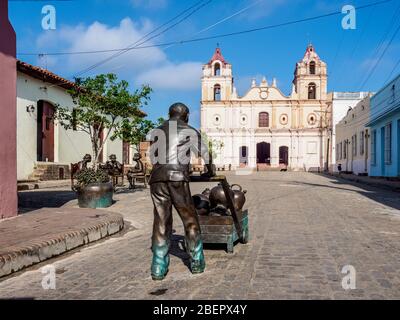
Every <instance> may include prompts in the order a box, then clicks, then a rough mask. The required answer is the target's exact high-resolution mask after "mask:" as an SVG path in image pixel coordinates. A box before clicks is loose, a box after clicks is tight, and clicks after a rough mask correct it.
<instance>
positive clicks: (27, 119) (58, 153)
mask: <svg viewBox="0 0 400 320" xmlns="http://www.w3.org/2000/svg"><path fill="white" fill-rule="evenodd" d="M43 87H46V88H47V90H45V89H43ZM39 100H45V101H48V102H50V103H52V104H59V105H61V106H64V107H71V109H72V107H73V106H74V104H73V102H72V99H71V97H70V95H69V94H68V93H66V90H65V89H63V88H61V87H58V86H54V85H52V84H50V83H45V82H43V81H40V80H37V79H35V78H32V77H30V76H28V75H26V74H24V73H21V72H18V78H17V178H18V180H25V179H28V178H29V175H30V174H32V172H33V170H34V167H35V165H36V162H37V161H36V160H37V155H36V151H37V111H38V107H37V103H38V101H39ZM30 105H31V106H34V109H35V110H34V112H27V110H26V107H27V106H30ZM54 131H55V134H54V136H55V137H54V153H55V154H54V162H55V163H63V164H69V163H71V162H77V161H80V160H81V159H82V157H83V155H85V154H86V153H90V154H91V153H92V152H91V143H90V138H89V136H88V135H87V134H86V133H84V132H80V131H73V130H68V131H66V130H65V129H64V128H63V127H62V126H61V125H59V124H57V123H56V124H55V128H54ZM111 153H115V154H116V155H117V158H118V160H119V161H120V162H122V141H121V140H119V139H117V140H115V141H108V142H107V146H106V151H105V152H104V155H105V158H106V159H107V158H108V156H109V155H110V154H111Z"/></svg>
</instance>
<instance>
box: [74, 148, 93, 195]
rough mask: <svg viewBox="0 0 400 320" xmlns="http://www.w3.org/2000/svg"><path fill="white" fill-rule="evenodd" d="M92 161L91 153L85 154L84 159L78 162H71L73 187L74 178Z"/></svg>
mask: <svg viewBox="0 0 400 320" xmlns="http://www.w3.org/2000/svg"><path fill="white" fill-rule="evenodd" d="M91 162H92V156H91V155H90V154H88V153H87V154H85V156H84V157H83V159H82V160H81V161H79V162H77V163H71V188H72V189H73V187H74V178H75V176H76V175H77V173H78V172H80V171H82V170H83V169H87V167H88V164H89V163H91Z"/></svg>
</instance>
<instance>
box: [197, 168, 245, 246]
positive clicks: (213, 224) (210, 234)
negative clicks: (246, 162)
mask: <svg viewBox="0 0 400 320" xmlns="http://www.w3.org/2000/svg"><path fill="white" fill-rule="evenodd" d="M191 182H220V183H221V185H222V188H223V190H224V193H225V197H226V199H227V200H228V209H229V211H230V213H231V215H230V216H199V222H200V228H201V237H202V240H203V243H214V244H215V243H222V244H226V251H227V252H228V253H233V246H234V243H235V242H236V241H237V240H239V241H240V242H241V243H247V242H248V240H249V222H248V212H247V210H236V209H235V206H234V202H233V199H232V197H231V194H232V193H231V192H230V186H229V184H228V181H227V180H226V177H225V176H223V175H218V176H215V177H211V178H209V177H204V176H192V177H191Z"/></svg>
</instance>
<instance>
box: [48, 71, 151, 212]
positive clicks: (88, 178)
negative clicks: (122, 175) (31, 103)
mask: <svg viewBox="0 0 400 320" xmlns="http://www.w3.org/2000/svg"><path fill="white" fill-rule="evenodd" d="M75 84H76V86H75V87H74V88H72V89H70V90H68V93H69V94H70V95H71V97H72V101H73V103H74V107H73V108H71V107H69V108H68V107H64V106H60V105H57V106H56V107H55V112H54V119H55V120H57V121H58V123H59V124H61V125H62V126H63V127H64V128H65V129H66V130H77V131H82V132H85V133H86V134H87V135H88V136H89V138H90V141H91V147H92V161H93V163H92V167H91V168H88V169H83V170H81V171H80V172H78V174H77V176H76V179H77V181H78V183H77V184H76V185H75V186H74V190H75V191H76V192H77V195H78V202H79V206H82V207H87V206H89V207H108V206H110V205H111V204H112V193H113V188H112V186H111V183H110V179H109V176H108V174H107V172H105V171H103V170H102V169H101V168H100V166H99V164H100V159H99V155H100V154H101V152H102V150H103V147H104V144H105V143H106V141H107V140H108V139H110V140H115V139H117V138H119V139H121V140H124V139H125V135H126V134H127V133H128V132H135V131H136V130H137V128H138V127H139V128H140V126H138V124H140V123H141V122H143V121H148V120H145V119H144V117H145V116H146V114H145V113H144V112H143V111H142V110H141V107H142V106H143V105H147V102H148V100H149V99H150V96H149V95H150V93H151V88H150V87H149V86H142V88H141V89H137V90H135V91H134V92H133V93H131V92H130V91H129V84H128V82H127V81H125V80H121V81H119V80H118V78H117V76H116V75H115V74H100V75H97V76H95V77H87V78H84V79H82V78H76V79H75Z"/></svg>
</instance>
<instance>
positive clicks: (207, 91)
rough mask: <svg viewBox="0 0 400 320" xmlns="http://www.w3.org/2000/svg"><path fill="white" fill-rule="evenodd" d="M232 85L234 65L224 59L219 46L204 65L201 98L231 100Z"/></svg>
mask: <svg viewBox="0 0 400 320" xmlns="http://www.w3.org/2000/svg"><path fill="white" fill-rule="evenodd" d="M232 85H233V78H232V66H231V65H230V64H229V63H228V62H227V61H226V60H225V59H224V57H223V56H222V53H221V49H220V48H218V47H217V48H216V49H215V52H214V55H213V56H212V58H211V60H210V61H209V62H208V63H206V64H205V65H203V76H202V79H201V87H202V90H201V100H202V101H216V102H218V101H224V100H230V99H231V96H232Z"/></svg>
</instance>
